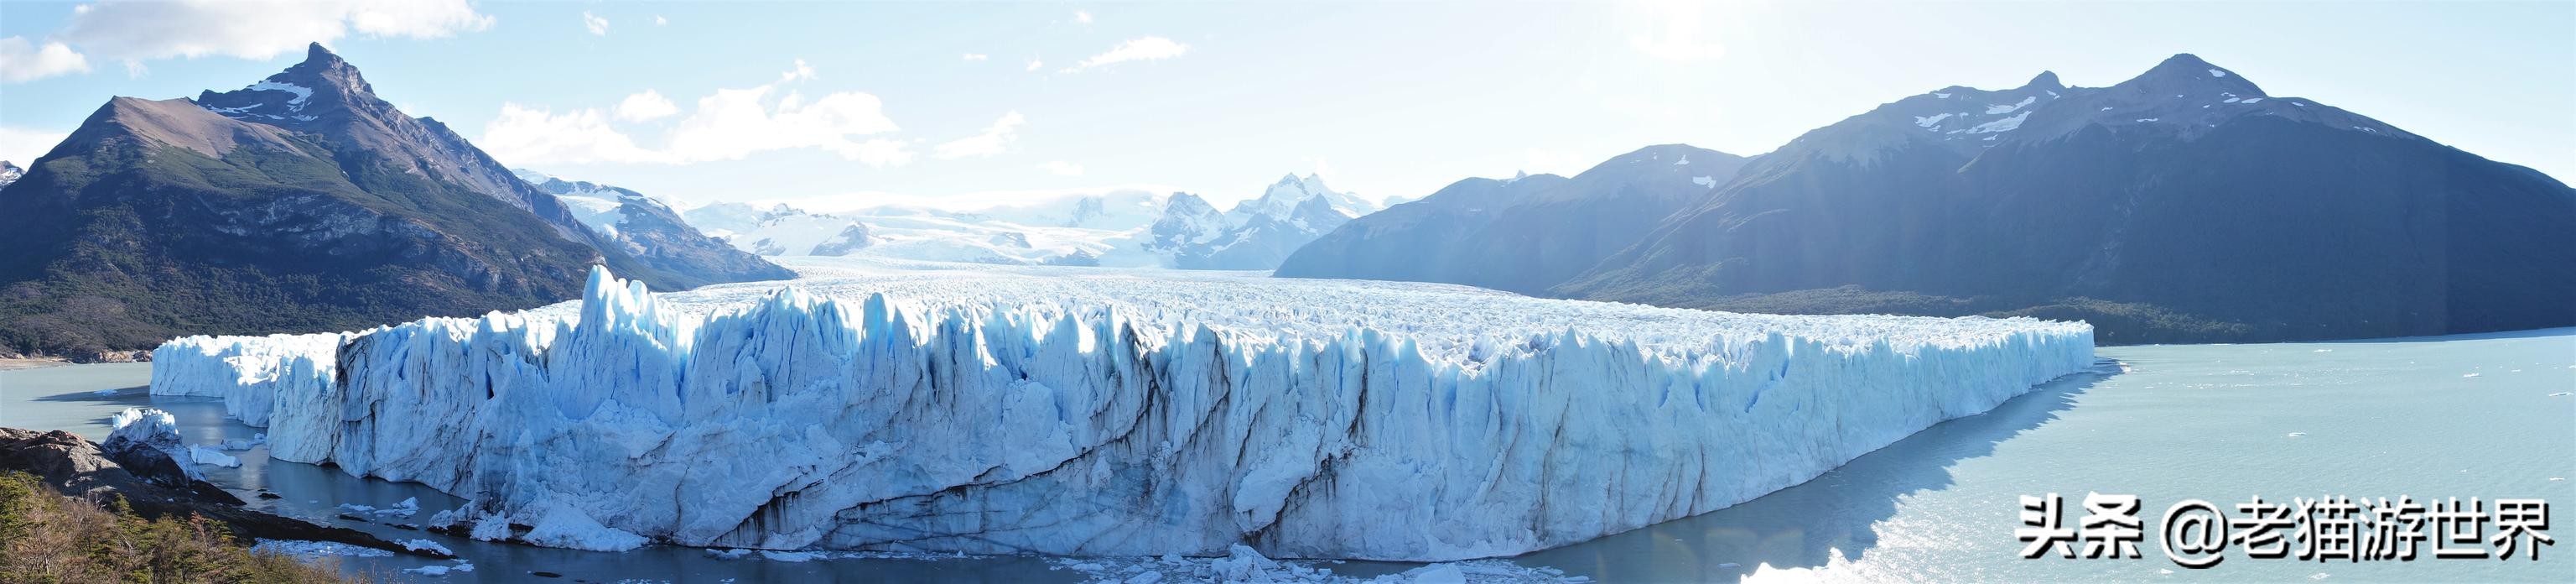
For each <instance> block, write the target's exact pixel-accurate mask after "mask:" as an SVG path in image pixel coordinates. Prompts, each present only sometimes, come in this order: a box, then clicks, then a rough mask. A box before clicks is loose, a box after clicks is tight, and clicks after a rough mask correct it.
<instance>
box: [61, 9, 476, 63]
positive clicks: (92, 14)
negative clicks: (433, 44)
mask: <svg viewBox="0 0 2576 584" xmlns="http://www.w3.org/2000/svg"><path fill="white" fill-rule="evenodd" d="M491 27H492V17H491V16H488V15H484V14H482V13H478V12H475V11H474V7H473V5H471V4H468V3H467V2H466V0H422V1H419V2H378V1H370V0H315V1H291V2H274V1H269V2H262V1H222V0H189V1H179V2H172V1H164V0H100V1H99V2H97V3H95V4H85V5H82V6H81V7H80V9H77V10H73V11H72V16H71V20H70V21H69V22H67V23H65V24H64V26H63V30H62V31H61V32H60V33H59V34H57V35H55V38H57V39H59V40H61V41H62V42H65V43H68V44H70V45H71V46H72V47H75V48H77V49H79V50H80V51H81V52H84V53H87V54H89V55H90V56H93V57H97V58H100V59H108V60H117V61H123V62H125V64H126V68H127V70H128V71H140V70H141V69H142V67H143V62H144V61H148V60H153V59H167V58H173V57H187V58H196V57H203V56H208V55H224V56H231V57H240V58H244V59H267V58H270V57H275V56H278V55H280V54H287V53H292V52H295V51H300V50H303V49H304V46H305V44H306V43H312V42H322V43H329V42H331V41H333V40H337V39H339V38H341V37H345V36H348V35H349V34H351V33H353V32H354V33H356V34H360V35H365V36H371V37H407V38H441V37H446V36H450V35H454V34H456V33H460V32H472V31H480V30H484V29H487V28H491Z"/></svg>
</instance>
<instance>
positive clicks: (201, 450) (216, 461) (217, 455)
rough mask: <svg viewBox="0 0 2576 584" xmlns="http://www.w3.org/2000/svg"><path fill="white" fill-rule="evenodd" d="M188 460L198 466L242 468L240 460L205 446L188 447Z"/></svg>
mask: <svg viewBox="0 0 2576 584" xmlns="http://www.w3.org/2000/svg"><path fill="white" fill-rule="evenodd" d="M188 458H189V460H191V461H194V462H196V463H197V464H205V465H214V466H220V467H224V468H241V459H240V458H235V457H233V455H230V454H224V451H222V450H217V449H213V448H207V447H204V446H190V447H188Z"/></svg>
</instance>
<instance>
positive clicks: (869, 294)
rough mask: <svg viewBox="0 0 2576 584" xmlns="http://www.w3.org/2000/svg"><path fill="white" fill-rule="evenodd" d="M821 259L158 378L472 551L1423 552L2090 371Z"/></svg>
mask: <svg viewBox="0 0 2576 584" xmlns="http://www.w3.org/2000/svg"><path fill="white" fill-rule="evenodd" d="M838 259H839V258H812V259H805V260H802V261H797V262H791V263H790V265H791V267H794V268H796V269H798V270H799V271H800V272H803V273H804V274H805V275H806V277H805V278H802V279H799V280H797V281H794V282H790V283H787V284H784V285H782V284H780V283H774V282H773V283H746V284H732V285H719V286H710V287H707V288H701V289H699V290H693V291H689V292H682V293H676V294H648V293H646V292H645V290H644V288H643V287H642V286H641V285H640V284H635V283H628V282H623V281H619V280H617V279H615V278H613V277H611V276H609V275H608V274H607V273H605V272H595V273H593V274H592V277H591V281H590V282H589V286H588V287H587V289H586V292H585V294H584V297H583V298H582V299H580V300H578V301H574V302H567V303H564V304H558V305H555V306H549V307H545V308H540V309H536V310H531V311H525V312H518V313H494V314H491V315H487V316H484V317H481V318H431V319H425V320H421V321H417V322H412V323H407V324H401V325H395V326H390V327H384V328H379V329H375V330H371V331H364V332H354V333H332V334H321V335H279V336H268V337H187V338H181V339H175V340H172V341H170V342H169V343H167V344H164V345H163V346H162V347H160V348H159V349H158V350H156V351H155V352H154V355H153V385H152V391H153V392H154V393H155V394H164V395H169V394H179V395H205V396H217V397H222V398H223V399H224V402H225V407H226V409H227V410H228V411H229V412H230V413H231V414H232V415H234V416H236V417H239V418H240V419H241V420H243V421H244V422H246V423H249V424H251V425H255V426H266V427H267V428H268V439H269V441H270V447H271V455H272V456H275V457H277V458H279V459H282V460H289V461H297V462H310V463H326V462H327V463H332V464H336V465H338V467H339V468H340V469H341V470H343V471H345V472H348V473H351V474H354V475H361V476H377V477H382V478H385V479H389V480H398V481H418V482H421V483H424V484H427V485H429V486H432V487H435V488H438V489H440V490H443V491H446V492H449V493H453V494H456V495H458V496H461V497H464V498H467V499H469V500H470V502H469V503H468V507H469V508H470V510H471V511H472V512H471V513H459V514H456V516H457V517H477V518H480V519H479V520H478V521H477V523H476V528H475V532H476V533H477V534H478V537H483V536H486V535H489V536H492V537H495V538H497V537H501V536H503V532H505V531H508V530H509V529H510V528H509V527H508V524H519V525H527V526H537V527H538V529H537V532H536V533H529V532H525V531H521V532H519V533H512V534H509V535H510V536H515V537H520V538H522V539H523V540H531V541H538V542H543V543H551V544H553V545H561V546H567V547H581V548H588V549H622V548H630V547H634V546H637V545H643V544H644V543H647V542H648V541H658V542H669V543H676V544H682V545H691V546H707V547H728V548H757V549H769V550H800V549H831V550H879V551H894V552H951V551H962V552H968V553H1021V552H1033V553H1046V554H1069V555H1127V556H1142V555H1162V554H1184V555H1226V554H1228V553H1229V552H1230V550H1231V549H1232V546H1234V545H1236V544H1245V545H1248V546H1250V547H1251V548H1252V549H1255V550H1258V551H1259V553H1261V554H1264V555H1267V556H1270V557H1305V558H1365V559H1387V560H1417V561H1445V560H1458V559H1468V558H1478V557H1489V556H1500V555H1511V554H1518V553H1522V552H1528V551H1532V550H1538V549H1544V548H1550V547H1555V546H1561V545H1566V544H1571V543H1576V542H1580V541H1584V540H1588V539H1592V538H1595V537H1599V536H1602V535H1607V534H1611V533H1617V532H1621V531H1626V530H1630V529H1636V528H1638V527H1643V526H1646V525H1649V524H1652V523H1656V522H1660V521H1665V520H1670V519H1675V518H1680V517H1685V516H1689V515H1695V514H1699V513H1704V512H1707V511H1711V510H1715V509H1718V508H1722V507H1726V506H1729V505H1733V504H1736V503H1739V502H1743V501H1745V500H1748V499H1751V498H1753V497H1757V496H1760V495H1762V494H1765V493H1769V492H1771V491H1774V490H1777V489H1780V488H1782V487H1787V486H1790V485H1794V484H1797V483H1800V482H1803V481H1806V480H1808V479H1810V478H1813V477H1815V476H1816V475H1818V474H1820V473H1822V472H1824V471H1826V470H1828V469H1831V468H1833V467H1835V466H1838V465H1840V464H1842V463H1843V462H1845V461H1848V460H1851V459H1852V458H1854V457H1857V456H1859V455H1861V454H1863V453H1866V452H1869V451H1871V450H1875V449H1877V448H1879V447H1881V446H1884V445H1886V444H1888V443H1891V442H1894V441H1895V440H1897V439H1899V438H1902V437H1904V436H1906V435H1908V434H1911V433H1913V432H1915V431H1917V430H1920V429H1922V428H1924V427H1926V426H1929V425H1931V424H1934V423H1936V422H1939V421H1942V420H1946V419H1950V418H1954V417H1959V416H1965V415H1970V414H1975V413H1979V412H1983V411H1985V410H1987V409H1990V408H1992V407H1994V406H1995V405H1997V404H1999V403H2001V402H2003V401H2004V400H2006V399H2008V398H2011V397H2013V396H2016V395H2019V394H2021V393H2024V392H2027V391H2029V390H2030V389H2031V388H2032V387H2033V386H2035V385H2038V384H2040V383H2043V382H2045V381H2047V380H2049V379H2052V378H2055V377H2058V376H2060V375H2064V374H2068V373H2073V372H2076V371H2078V370H2081V369H2083V368H2085V367H2087V366H2088V365H2089V364H2090V363H2091V361H2092V359H2093V355H2092V352H2093V341H2092V330H2091V328H2090V327H2089V326H2087V325H2084V324H2082V323H2063V322H2049V321H2038V320H2030V319H1985V318H1966V319H1937V318H1918V317H1885V316H1799V317H1792V316H1769V315H1746V314H1730V313H1720V312H1707V311H1695V310H1676V309H1662V308H1652V307H1644V306H1636V305H1624V304H1610V303H1596V302H1580V301H1564V300H1548V299H1536V298H1527V297H1521V296H1515V295H1509V294H1504V293H1498V292H1490V291H1483V290H1477V289H1472V288H1462V287H1453V286H1444V285H1433V284H1417V283H1395V282H1357V281H1334V280H1298V279H1270V278H1258V277H1246V276H1243V275H1237V274H1222V273H1204V272H1201V273H1181V274H1173V273H1169V272H1135V271H1122V270H1106V269H1078V268H1053V269H1048V268H1021V269H1015V270H999V271H996V270H936V269H930V270H924V269H891V268H887V267H885V266H883V265H879V264H864V263H858V262H835V261H831V260H838ZM531 536H533V537H531Z"/></svg>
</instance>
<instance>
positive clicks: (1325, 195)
mask: <svg viewBox="0 0 2576 584" xmlns="http://www.w3.org/2000/svg"><path fill="white" fill-rule="evenodd" d="M1313 198H1322V199H1324V202H1325V203H1326V204H1329V205H1331V206H1332V208H1333V210H1335V211H1338V212H1340V213H1341V214H1342V215H1345V216H1348V217H1358V216H1361V215H1366V214H1369V213H1370V212H1374V211H1376V210H1378V209H1382V208H1385V207H1384V206H1383V205H1381V204H1380V203H1379V202H1377V201H1371V200H1368V199H1363V198H1360V197H1359V196H1358V195H1354V194H1351V193H1345V192H1341V191H1336V190H1333V189H1332V187H1328V186H1325V185H1324V179H1323V177H1320V176H1316V175H1314V174H1313V173H1308V174H1307V175H1306V176H1302V177H1301V176H1297V175H1296V174H1295V173H1289V174H1288V175H1286V176H1282V177H1279V182H1274V183H1270V186H1269V188H1266V189H1263V190H1262V191H1261V196H1260V197H1258V198H1254V199H1251V200H1247V201H1244V202H1242V203H1237V204H1235V206H1234V209H1232V210H1229V211H1226V219H1227V220H1229V221H1232V222H1233V223H1234V224H1235V225H1237V226H1240V225H1243V224H1245V223H1248V222H1250V221H1251V220H1252V219H1253V218H1254V217H1270V218H1273V219H1285V218H1287V217H1288V216H1289V215H1290V214H1292V213H1294V212H1295V211H1296V209H1297V205H1298V204H1301V203H1304V202H1306V200H1307V199H1313Z"/></svg>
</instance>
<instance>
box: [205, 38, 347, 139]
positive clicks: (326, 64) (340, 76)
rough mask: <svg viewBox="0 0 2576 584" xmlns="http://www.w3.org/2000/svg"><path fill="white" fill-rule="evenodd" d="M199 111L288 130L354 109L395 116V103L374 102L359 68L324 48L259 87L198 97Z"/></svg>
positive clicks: (314, 49)
mask: <svg viewBox="0 0 2576 584" xmlns="http://www.w3.org/2000/svg"><path fill="white" fill-rule="evenodd" d="M197 107H202V108H206V110H207V111H212V112H215V113H217V114H222V115H223V116H224V117H228V118H232V119H236V120H254V121H260V122H265V123H270V124H278V125H284V126H288V127H295V126H298V125H301V124H306V123H313V122H320V121H327V120H331V119H345V118H347V117H348V116H349V115H351V112H350V111H349V110H353V109H355V110H363V111H365V112H368V113H370V114H389V113H393V111H394V108H393V106H392V105H391V104H387V103H385V102H384V101H383V100H380V99H377V98H376V95H375V87H374V86H371V85H368V84H367V80H366V78H365V77H362V76H360V75H359V74H358V69H357V68H356V67H351V66H349V63H348V62H347V61H343V60H341V59H340V56H339V55H335V54H332V53H331V51H330V50H329V49H325V48H322V44H321V43H314V44H313V45H312V46H311V47H309V48H308V49H307V50H306V52H305V57H304V62H301V63H297V64H295V65H294V66H292V67H287V68H286V70H285V71H280V72H278V73H277V74H275V75H270V76H268V78H266V79H261V80H259V82H257V83H252V84H250V85H247V86H243V87H242V88H241V89H236V90H233V91H226V92H222V93H217V92H214V91H211V90H209V91H206V92H203V93H200V94H198V96H197Z"/></svg>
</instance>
